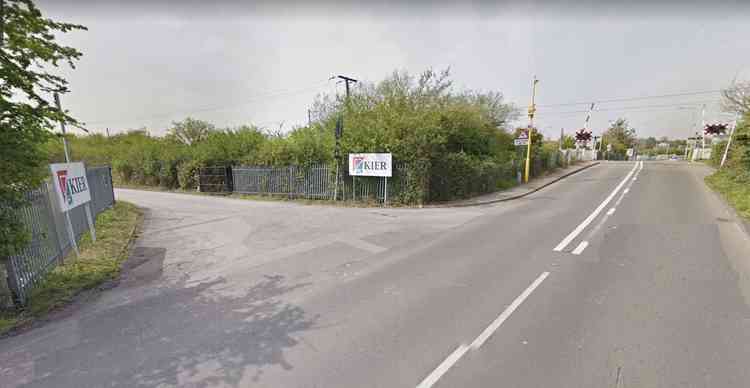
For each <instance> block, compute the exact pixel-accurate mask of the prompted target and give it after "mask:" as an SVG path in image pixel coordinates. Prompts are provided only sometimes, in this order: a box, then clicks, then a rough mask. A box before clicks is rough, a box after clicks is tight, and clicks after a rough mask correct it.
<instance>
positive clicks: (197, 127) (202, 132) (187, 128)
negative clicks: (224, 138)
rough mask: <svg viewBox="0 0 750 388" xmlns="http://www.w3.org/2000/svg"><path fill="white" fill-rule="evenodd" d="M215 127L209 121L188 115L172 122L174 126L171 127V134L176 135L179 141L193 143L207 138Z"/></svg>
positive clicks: (186, 143)
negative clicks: (183, 118)
mask: <svg viewBox="0 0 750 388" xmlns="http://www.w3.org/2000/svg"><path fill="white" fill-rule="evenodd" d="M215 129H216V128H215V127H214V126H213V124H211V123H209V122H206V121H203V120H196V119H193V118H190V117H188V118H186V119H185V120H182V121H175V122H172V128H170V129H169V136H171V137H174V138H175V139H176V140H177V141H179V142H180V143H183V144H185V145H193V144H195V143H198V142H200V141H203V140H206V138H207V137H208V134H209V133H210V132H212V131H214V130H215Z"/></svg>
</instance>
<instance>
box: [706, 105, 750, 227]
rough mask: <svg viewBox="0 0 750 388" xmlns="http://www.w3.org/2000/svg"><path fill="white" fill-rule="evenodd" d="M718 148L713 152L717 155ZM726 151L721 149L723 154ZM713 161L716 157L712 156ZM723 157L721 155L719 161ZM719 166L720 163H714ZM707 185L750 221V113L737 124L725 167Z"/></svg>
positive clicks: (709, 178)
mask: <svg viewBox="0 0 750 388" xmlns="http://www.w3.org/2000/svg"><path fill="white" fill-rule="evenodd" d="M716 151H717V147H714V150H713V152H714V153H717V152H716ZM723 151H724V149H723V148H721V152H723ZM711 156H712V161H713V159H714V157H715V156H716V155H711ZM720 158H721V155H719V160H720ZM713 162H714V163H716V164H717V165H718V162H715V161H713ZM706 183H708V185H709V186H711V188H713V189H714V190H716V191H718V192H719V193H721V194H722V195H723V196H724V198H726V200H727V202H729V203H730V204H731V205H732V206H734V208H735V209H737V212H738V213H739V214H740V215H741V216H743V217H744V218H745V219H746V220H749V221H750V112H747V113H745V115H744V116H743V118H742V120H740V121H739V122H738V123H737V128H736V129H735V133H734V140H733V141H732V145H731V146H730V148H729V154H728V155H727V161H726V163H725V165H724V167H723V168H722V169H721V170H719V171H717V172H716V173H714V174H713V175H711V176H708V177H706Z"/></svg>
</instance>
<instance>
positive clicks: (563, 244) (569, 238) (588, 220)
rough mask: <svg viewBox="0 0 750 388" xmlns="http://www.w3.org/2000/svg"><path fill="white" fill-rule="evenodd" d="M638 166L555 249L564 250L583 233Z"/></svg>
mask: <svg viewBox="0 0 750 388" xmlns="http://www.w3.org/2000/svg"><path fill="white" fill-rule="evenodd" d="M636 168H638V163H635V164H634V165H633V168H632V169H631V170H630V172H629V173H628V175H626V176H625V178H624V179H623V180H622V181H621V182H620V184H618V185H617V187H615V189H614V190H612V193H611V194H609V196H608V197H607V198H605V199H604V201H603V202H602V203H601V204H599V206H598V207H597V208H596V209H594V212H593V213H591V214H589V216H588V217H586V219H585V220H583V222H581V223H580V224H579V225H578V226H576V228H575V229H573V231H572V232H570V234H568V235H567V236H565V238H564V239H563V240H562V241H560V243H559V244H557V246H556V247H555V249H553V250H554V251H557V252H560V251H562V250H563V249H565V247H566V246H568V244H570V242H571V241H573V239H574V238H576V237H577V236H578V235H579V234H581V232H583V230H584V229H586V227H587V226H588V225H589V224H590V223H591V221H593V220H594V219H595V218H596V216H597V215H599V213H601V211H602V209H604V207H605V206H607V204H608V203H609V202H610V201H611V200H612V198H614V196H615V195H617V192H618V191H620V189H621V188H622V186H624V185H625V182H627V181H628V179H630V177H631V176H633V172H634V171H635V169H636Z"/></svg>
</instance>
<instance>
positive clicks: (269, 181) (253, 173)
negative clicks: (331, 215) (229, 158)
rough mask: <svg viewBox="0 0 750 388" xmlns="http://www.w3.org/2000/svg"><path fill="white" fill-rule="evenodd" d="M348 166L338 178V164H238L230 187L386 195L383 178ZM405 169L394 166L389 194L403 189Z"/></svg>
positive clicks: (300, 194)
mask: <svg viewBox="0 0 750 388" xmlns="http://www.w3.org/2000/svg"><path fill="white" fill-rule="evenodd" d="M346 168H347V166H345V165H344V166H341V167H340V169H339V179H338V180H337V179H336V168H335V166H331V165H326V164H316V165H312V166H307V167H303V166H285V167H270V166H236V167H232V169H231V171H232V174H231V183H232V184H231V190H230V191H232V192H234V193H238V194H256V195H283V196H288V197H290V198H308V199H333V197H334V195H337V196H338V198H339V199H342V200H363V201H365V200H373V201H383V200H384V199H385V190H386V184H385V180H384V179H383V178H377V177H352V176H349V173H348V171H346ZM406 173H407V167H406V166H405V165H403V164H399V165H395V166H394V168H393V177H391V178H388V185H387V189H388V197H389V198H396V196H398V195H399V194H400V193H401V191H402V190H403V189H404V187H405V185H406V176H407V174H406ZM201 179H203V178H201ZM337 181H338V185H339V187H338V190H336V182H337Z"/></svg>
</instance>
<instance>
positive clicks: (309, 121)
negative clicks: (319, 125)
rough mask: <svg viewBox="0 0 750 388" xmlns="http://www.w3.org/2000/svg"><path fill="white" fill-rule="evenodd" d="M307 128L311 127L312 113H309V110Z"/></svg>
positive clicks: (308, 111)
mask: <svg viewBox="0 0 750 388" xmlns="http://www.w3.org/2000/svg"><path fill="white" fill-rule="evenodd" d="M307 126H308V127H310V126H312V113H311V112H310V109H308V110H307Z"/></svg>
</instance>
